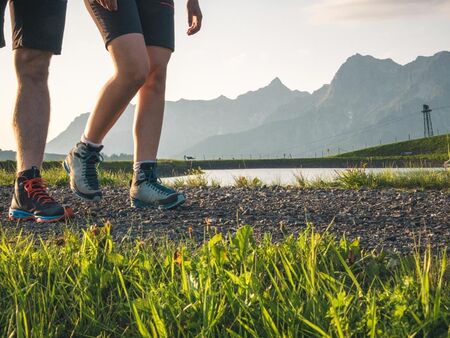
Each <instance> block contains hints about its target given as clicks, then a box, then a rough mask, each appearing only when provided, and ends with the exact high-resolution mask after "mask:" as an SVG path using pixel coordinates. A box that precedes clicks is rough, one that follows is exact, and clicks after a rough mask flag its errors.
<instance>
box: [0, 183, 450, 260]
mask: <svg viewBox="0 0 450 338" xmlns="http://www.w3.org/2000/svg"><path fill="white" fill-rule="evenodd" d="M50 191H51V194H52V195H53V196H55V197H56V198H57V199H58V201H62V202H63V203H65V204H67V205H70V206H71V207H72V208H73V209H74V211H75V214H76V215H75V217H74V218H73V219H72V220H71V221H70V222H68V224H66V223H56V224H44V225H41V224H36V223H32V222H21V223H16V222H10V221H8V220H7V215H8V208H9V203H10V201H11V188H10V187H0V215H1V216H0V217H1V221H0V223H1V224H2V226H3V228H6V229H8V231H10V230H13V231H14V230H23V231H24V233H26V234H27V233H35V234H37V235H39V236H42V237H43V238H46V237H48V236H50V235H59V234H60V233H61V232H62V231H64V229H65V228H67V225H68V226H69V227H71V228H75V229H77V228H81V229H85V228H87V227H88V226H90V225H92V224H98V225H99V226H101V225H103V224H104V223H105V222H107V221H109V222H111V224H112V225H113V236H114V238H115V239H117V240H119V241H120V240H123V239H124V238H126V239H146V238H156V239H157V238H162V237H167V238H169V239H173V240H178V239H182V238H187V237H192V238H194V239H197V240H198V241H202V240H203V239H204V238H205V233H206V237H209V236H212V235H214V233H215V232H217V231H219V232H222V233H225V234H226V233H229V232H230V233H233V232H235V231H236V229H237V227H239V226H240V225H241V224H249V225H252V226H253V227H254V232H255V234H256V236H257V237H262V236H263V235H264V234H265V233H271V234H272V236H273V238H274V239H275V240H277V239H281V238H283V237H285V236H286V235H289V234H294V235H295V234H297V233H299V232H301V231H303V230H304V229H305V227H306V226H307V223H311V224H313V225H314V227H315V228H316V229H317V231H323V230H324V229H326V228H327V227H328V226H329V225H330V223H332V222H333V225H332V226H331V228H330V231H331V232H333V233H335V234H336V235H338V236H339V237H341V236H343V235H345V236H346V237H347V238H349V239H354V238H358V237H359V238H360V240H361V245H362V246H363V247H365V248H367V249H382V248H383V249H386V250H389V251H398V252H409V251H411V250H412V248H413V246H414V243H415V242H416V243H418V242H419V241H420V245H421V246H422V247H424V246H425V245H426V244H428V243H430V244H431V246H432V247H433V248H434V249H439V248H444V247H447V248H449V247H450V194H449V192H444V191H425V192H422V191H398V190H394V189H388V190H358V191H356V190H334V189H324V190H322V189H312V190H301V189H291V188H283V187H265V188H255V189H243V188H189V189H185V190H184V192H185V194H186V196H187V198H188V201H187V202H186V203H185V204H184V205H183V206H182V207H179V208H178V209H176V210H172V211H161V210H155V209H148V210H138V211H136V210H134V209H132V208H131V207H130V203H129V199H128V190H127V189H125V188H112V187H105V188H104V199H103V201H102V202H100V203H98V204H90V203H86V202H83V201H81V200H79V199H78V198H77V197H75V196H74V195H73V194H72V193H71V192H70V191H69V189H67V188H51V189H50Z"/></svg>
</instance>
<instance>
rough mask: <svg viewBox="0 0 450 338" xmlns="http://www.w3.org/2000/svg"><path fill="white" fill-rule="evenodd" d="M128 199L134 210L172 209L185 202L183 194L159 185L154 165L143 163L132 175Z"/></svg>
mask: <svg viewBox="0 0 450 338" xmlns="http://www.w3.org/2000/svg"><path fill="white" fill-rule="evenodd" d="M130 199H131V206H132V207H134V208H160V209H173V208H175V207H177V206H179V205H181V204H183V203H184V202H185V201H186V197H185V196H184V195H183V194H181V193H179V192H177V191H175V190H174V189H171V188H168V187H165V186H164V185H163V184H162V183H161V181H160V180H159V179H158V177H157V175H156V163H143V164H141V166H140V169H139V171H138V172H135V173H134V174H133V180H132V181H131V188H130Z"/></svg>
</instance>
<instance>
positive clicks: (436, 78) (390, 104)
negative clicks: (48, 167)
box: [46, 52, 450, 159]
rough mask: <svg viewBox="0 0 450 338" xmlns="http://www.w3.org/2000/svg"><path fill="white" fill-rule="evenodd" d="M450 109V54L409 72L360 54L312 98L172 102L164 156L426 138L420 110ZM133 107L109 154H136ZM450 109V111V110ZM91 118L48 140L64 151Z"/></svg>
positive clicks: (421, 61) (449, 116)
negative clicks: (133, 138)
mask: <svg viewBox="0 0 450 338" xmlns="http://www.w3.org/2000/svg"><path fill="white" fill-rule="evenodd" d="M424 103H427V104H430V105H431V107H432V108H433V107H440V106H447V105H448V106H450V53H449V52H440V53H437V54H436V55H434V56H431V57H418V58H417V59H416V60H415V61H413V62H411V63H408V64H406V65H404V66H402V65H399V64H397V63H395V62H394V61H392V60H391V59H385V60H380V59H376V58H374V57H372V56H363V55H360V54H356V55H353V56H351V57H350V58H348V59H347V61H346V62H345V63H344V64H343V65H342V66H341V67H340V68H339V70H338V71H337V73H336V75H335V76H334V78H333V79H332V81H331V83H330V84H329V85H324V86H323V87H321V88H320V89H318V90H317V91H315V92H313V93H311V94H310V93H307V92H300V91H297V90H290V89H289V88H287V87H286V86H285V85H284V84H283V83H282V82H281V80H280V79H278V78H276V79H274V80H273V81H272V82H271V83H270V84H269V85H268V86H266V87H263V88H260V89H258V90H256V91H251V92H248V93H246V94H243V95H240V96H239V97H237V98H236V99H234V100H233V99H229V98H227V97H224V96H220V97H218V98H216V99H214V100H179V101H177V102H167V104H166V113H165V121H164V128H163V135H162V140H161V147H160V152H159V154H160V158H181V157H183V155H185V154H188V155H190V156H194V157H196V158H199V159H201V158H203V157H205V158H218V157H221V158H231V157H252V156H255V157H256V156H261V157H280V156H286V155H287V154H289V156H300V157H307V156H317V155H318V154H319V155H321V153H322V151H325V153H327V154H328V153H330V152H331V153H337V152H338V151H339V150H340V149H342V150H352V149H353V148H364V147H366V146H370V145H376V144H379V142H380V139H381V140H382V142H383V141H384V142H385V143H387V142H393V141H394V140H395V139H398V140H401V139H407V138H408V137H413V138H414V137H419V136H420V135H421V134H422V128H423V127H422V122H421V121H422V120H421V119H422V116H421V114H420V112H419V110H420V107H421V105H422V104H424ZM133 111H134V107H133V106H129V107H128V108H127V110H126V111H125V113H124V114H123V116H122V117H121V119H120V120H119V122H118V123H117V124H116V126H114V128H113V129H112V131H111V132H110V134H109V135H108V137H107V138H106V139H105V142H104V143H105V152H106V153H107V154H112V153H116V154H119V153H127V154H130V153H132V151H133V143H132V121H133ZM449 111H450V110H449ZM449 111H443V110H441V111H436V112H435V113H433V123H434V126H435V129H436V130H437V129H439V130H440V131H441V132H444V131H447V132H448V130H449V129H450V113H449ZM88 116H89V114H83V115H80V116H79V117H77V118H76V119H75V120H74V121H73V122H72V123H71V124H70V125H69V127H68V128H67V129H66V130H65V131H63V132H62V133H61V134H60V135H58V136H57V137H56V138H55V139H53V140H52V141H50V142H49V143H48V145H47V149H46V151H47V152H51V153H65V152H67V151H68V150H69V149H70V148H71V147H72V146H73V144H74V143H75V142H76V141H77V140H78V139H79V137H80V135H81V133H82V131H83V129H84V125H85V123H86V121H87V118H88Z"/></svg>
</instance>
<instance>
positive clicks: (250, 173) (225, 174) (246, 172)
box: [167, 168, 442, 186]
mask: <svg viewBox="0 0 450 338" xmlns="http://www.w3.org/2000/svg"><path fill="white" fill-rule="evenodd" d="M345 170H347V169H338V168H336V169H329V168H326V169H323V168H314V169H313V168H301V169H300V168H299V169H294V168H290V169H230V170H205V171H204V172H205V175H206V177H207V178H208V181H209V183H211V181H216V182H219V183H220V185H221V186H232V185H234V183H235V178H236V177H241V176H244V177H247V178H249V179H251V178H255V177H257V178H259V179H260V180H261V181H262V182H263V183H264V184H275V183H276V184H282V185H287V184H293V183H294V182H295V176H296V175H302V176H303V177H304V178H305V179H306V180H307V181H314V180H317V179H322V180H326V181H329V180H333V179H334V178H336V177H337V176H338V174H339V173H340V172H343V171H345ZM386 170H389V171H395V172H408V171H417V170H442V169H440V168H420V169H419V168H414V169H411V168H393V169H379V168H369V169H366V172H368V173H369V172H373V173H377V172H383V171H386ZM177 178H178V179H179V178H186V176H182V177H172V178H168V179H167V181H169V182H170V181H173V180H175V179H177Z"/></svg>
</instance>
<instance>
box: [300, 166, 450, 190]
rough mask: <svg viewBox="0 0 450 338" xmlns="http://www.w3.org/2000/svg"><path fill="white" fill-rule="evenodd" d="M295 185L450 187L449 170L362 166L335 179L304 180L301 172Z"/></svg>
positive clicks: (349, 170)
mask: <svg viewBox="0 0 450 338" xmlns="http://www.w3.org/2000/svg"><path fill="white" fill-rule="evenodd" d="M295 179H296V186H297V187H300V188H308V189H314V188H341V189H361V188H369V189H375V188H376V189H383V188H397V189H422V190H427V189H435V190H448V189H450V171H449V170H444V169H442V170H412V171H408V172H398V171H394V170H391V169H385V170H383V171H382V172H379V173H371V172H368V171H367V170H365V169H364V168H355V169H348V170H345V171H343V172H340V173H338V176H337V178H336V179H335V180H332V181H325V180H322V179H318V180H315V181H308V180H306V179H305V178H304V177H303V176H302V175H301V174H296V175H295Z"/></svg>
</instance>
